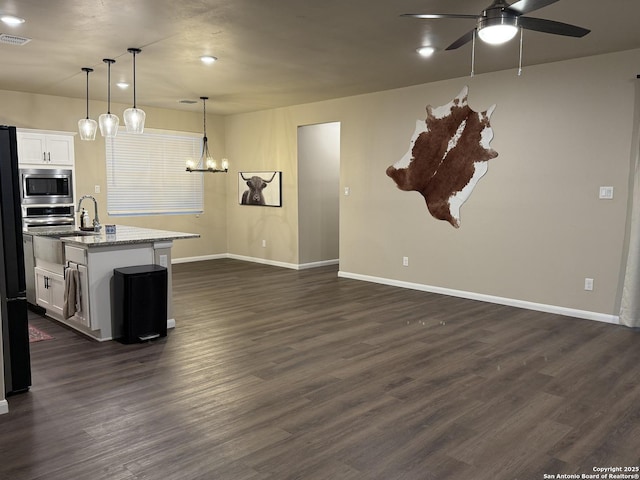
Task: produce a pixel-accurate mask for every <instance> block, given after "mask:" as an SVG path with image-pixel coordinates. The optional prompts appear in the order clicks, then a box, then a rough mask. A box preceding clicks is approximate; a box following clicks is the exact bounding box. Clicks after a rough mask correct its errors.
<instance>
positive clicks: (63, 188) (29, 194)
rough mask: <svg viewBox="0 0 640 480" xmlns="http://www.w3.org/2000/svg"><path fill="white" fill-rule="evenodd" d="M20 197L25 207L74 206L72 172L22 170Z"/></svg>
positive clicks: (61, 170) (38, 169)
mask: <svg viewBox="0 0 640 480" xmlns="http://www.w3.org/2000/svg"><path fill="white" fill-rule="evenodd" d="M20 196H21V202H22V204H23V205H36V204H40V205H50V204H60V203H67V204H73V174H72V172H71V170H63V169H50V168H37V169H36V168H21V169H20Z"/></svg>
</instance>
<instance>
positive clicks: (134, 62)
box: [133, 51, 136, 108]
mask: <svg viewBox="0 0 640 480" xmlns="http://www.w3.org/2000/svg"><path fill="white" fill-rule="evenodd" d="M133 108H136V52H135V51H134V52H133Z"/></svg>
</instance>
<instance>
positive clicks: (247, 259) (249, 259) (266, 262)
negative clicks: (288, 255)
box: [227, 253, 298, 270]
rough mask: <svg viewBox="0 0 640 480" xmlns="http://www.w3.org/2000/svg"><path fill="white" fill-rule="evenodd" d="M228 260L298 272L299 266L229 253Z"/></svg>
mask: <svg viewBox="0 0 640 480" xmlns="http://www.w3.org/2000/svg"><path fill="white" fill-rule="evenodd" d="M227 258H233V259H234V260H242V261H243V262H253V263H261V264H263V265H271V266H273V267H282V268H291V269H293V270H298V265H296V264H295V263H286V262H278V261H276V260H268V259H266V258H257V257H245V256H244V255H235V254H233V253H228V254H227Z"/></svg>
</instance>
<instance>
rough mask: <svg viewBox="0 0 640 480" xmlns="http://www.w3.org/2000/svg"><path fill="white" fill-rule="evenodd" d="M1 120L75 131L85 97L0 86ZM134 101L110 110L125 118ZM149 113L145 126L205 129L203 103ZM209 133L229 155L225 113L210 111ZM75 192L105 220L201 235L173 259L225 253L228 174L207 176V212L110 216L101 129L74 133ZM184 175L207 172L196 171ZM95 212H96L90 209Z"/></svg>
mask: <svg viewBox="0 0 640 480" xmlns="http://www.w3.org/2000/svg"><path fill="white" fill-rule="evenodd" d="M0 105H2V108H1V109H0V124H6V125H15V126H16V127H21V128H35V129H43V130H59V131H68V132H76V131H77V122H78V120H79V119H80V118H83V117H84V116H85V111H86V110H85V108H86V104H85V101H84V100H82V99H72V98H62V97H53V96H47V95H33V94H28V93H21V92H9V91H2V90H0ZM128 106H129V105H119V104H112V105H111V112H112V113H115V114H116V115H118V116H119V117H120V122H121V123H122V112H123V111H124V109H125V108H127V107H128ZM142 108H144V110H145V112H146V113H147V122H146V125H145V127H146V128H154V129H160V130H176V131H184V132H196V133H200V132H202V113H201V108H200V107H199V106H198V105H194V111H193V112H183V111H175V110H164V109H157V108H148V107H144V106H142ZM106 109H107V105H106V103H103V102H91V104H90V114H91V117H92V118H94V119H97V117H98V115H99V114H100V113H104V112H106ZM207 135H208V138H209V144H210V149H211V151H212V153H213V152H215V154H216V155H217V156H218V157H222V156H224V155H223V153H224V123H223V119H222V118H221V117H218V116H215V115H207ZM75 157H76V190H77V192H76V194H77V196H80V195H84V194H91V195H94V196H95V197H96V199H97V200H98V205H99V215H100V221H101V223H102V224H103V225H104V224H107V223H114V224H120V225H135V226H138V227H145V228H157V229H162V230H174V231H182V232H192V233H199V234H200V235H201V237H200V238H199V239H195V240H179V241H176V242H175V243H174V249H173V258H184V257H201V256H207V255H215V254H222V253H226V251H227V238H226V221H227V217H226V205H225V202H226V196H227V190H228V186H227V183H228V181H229V178H228V176H227V175H222V174H216V175H213V174H206V175H205V196H204V200H205V208H204V213H203V214H202V215H199V216H196V215H171V216H164V215H163V216H150V217H109V216H108V215H107V200H106V192H107V188H106V163H105V144H104V139H103V138H102V137H101V136H100V133H99V132H98V134H97V135H96V140H95V141H93V142H84V141H81V140H80V139H79V138H78V136H76V137H75ZM185 175H202V174H200V173H191V174H187V173H186V172H185ZM95 185H100V187H101V193H99V194H96V193H94V186H95ZM89 211H90V214H92V212H91V209H90V208H89Z"/></svg>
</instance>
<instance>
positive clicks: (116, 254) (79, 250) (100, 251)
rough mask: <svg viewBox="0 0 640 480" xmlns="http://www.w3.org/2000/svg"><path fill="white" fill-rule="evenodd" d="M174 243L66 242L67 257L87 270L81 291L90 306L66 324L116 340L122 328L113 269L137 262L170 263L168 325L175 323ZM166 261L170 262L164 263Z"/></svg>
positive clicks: (84, 331) (94, 335)
mask: <svg viewBox="0 0 640 480" xmlns="http://www.w3.org/2000/svg"><path fill="white" fill-rule="evenodd" d="M171 247H172V242H170V241H163V242H147V243H135V244H122V245H107V246H99V245H92V246H90V247H86V246H82V245H79V244H76V243H73V244H72V243H66V244H65V261H66V262H67V264H68V265H69V266H70V267H71V268H78V270H80V269H81V268H82V269H83V270H84V272H86V273H85V276H86V282H84V283H82V284H81V288H83V287H84V288H85V291H84V292H82V293H81V295H82V297H83V300H85V301H86V302H87V307H86V308H83V310H84V311H82V312H80V316H81V318H79V317H78V315H79V314H78V313H77V314H76V315H75V316H74V317H71V318H70V319H66V320H63V321H64V323H65V324H67V325H69V326H71V327H73V328H76V329H77V330H79V331H80V332H82V333H84V334H86V335H89V336H90V337H92V338H94V339H96V340H99V341H106V340H113V339H115V338H116V336H117V335H118V334H119V328H118V326H117V325H114V321H113V315H112V312H114V303H113V302H114V295H113V281H114V279H113V270H114V269H115V268H121V267H131V266H136V265H148V264H162V266H164V267H167V273H168V279H169V280H168V292H167V299H168V300H167V316H168V317H169V318H167V326H169V327H172V326H175V320H174V319H173V318H171V317H172V315H173V312H172V309H171V302H170V298H171V288H170V285H171V283H170V278H171ZM165 263H166V265H164V264H165Z"/></svg>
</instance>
